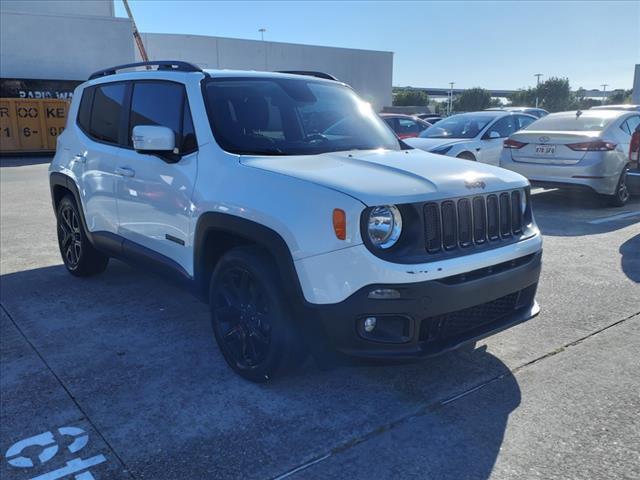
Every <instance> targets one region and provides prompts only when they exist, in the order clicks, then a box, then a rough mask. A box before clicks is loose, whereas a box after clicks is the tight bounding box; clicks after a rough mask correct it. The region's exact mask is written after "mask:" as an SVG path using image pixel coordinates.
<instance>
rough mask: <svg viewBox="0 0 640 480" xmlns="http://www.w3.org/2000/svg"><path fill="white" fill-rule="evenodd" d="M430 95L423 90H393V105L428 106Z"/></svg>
mask: <svg viewBox="0 0 640 480" xmlns="http://www.w3.org/2000/svg"><path fill="white" fill-rule="evenodd" d="M428 104H429V95H427V94H426V93H425V92H423V91H422V90H413V89H398V90H396V91H394V92H393V105H394V106H396V107H416V106H419V107H426V106H427V105H428Z"/></svg>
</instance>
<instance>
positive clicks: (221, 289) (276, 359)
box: [209, 247, 305, 383]
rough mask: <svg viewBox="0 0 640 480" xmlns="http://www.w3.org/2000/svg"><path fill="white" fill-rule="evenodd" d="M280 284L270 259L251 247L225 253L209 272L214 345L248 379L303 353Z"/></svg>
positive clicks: (271, 372)
mask: <svg viewBox="0 0 640 480" xmlns="http://www.w3.org/2000/svg"><path fill="white" fill-rule="evenodd" d="M280 283H281V282H280V279H279V276H278V273H277V270H276V266H275V265H274V263H273V261H272V260H271V258H270V257H269V256H268V255H266V254H265V253H263V252H262V251H261V250H260V249H258V248H255V247H238V248H235V249H233V250H231V251H229V252H228V253H226V254H225V255H224V256H223V257H222V258H221V259H220V261H219V262H218V264H217V266H216V268H215V270H214V272H213V275H212V277H211V285H210V290H209V307H210V309H211V322H212V326H213V332H214V334H215V337H216V340H217V342H218V346H219V348H220V351H221V352H222V355H223V356H224V359H225V360H226V362H227V363H228V364H229V366H230V367H231V368H232V369H233V370H234V371H235V372H236V373H238V374H239V375H240V376H242V377H244V378H246V379H247V380H250V381H252V382H260V383H262V382H266V381H268V380H269V379H271V378H273V377H274V376H275V375H277V374H279V373H281V372H283V371H285V370H287V369H289V368H290V367H292V366H293V365H295V364H299V363H301V360H302V357H304V351H305V350H304V348H303V347H302V344H301V342H300V341H299V339H298V336H297V335H296V333H295V332H294V330H293V322H292V319H291V317H290V315H289V313H288V310H287V308H286V307H285V305H286V303H285V299H284V298H283V295H282V292H281V290H280Z"/></svg>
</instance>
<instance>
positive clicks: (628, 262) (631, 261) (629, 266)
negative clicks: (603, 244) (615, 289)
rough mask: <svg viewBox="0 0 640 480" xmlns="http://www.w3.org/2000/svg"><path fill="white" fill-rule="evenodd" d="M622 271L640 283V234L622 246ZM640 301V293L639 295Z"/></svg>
mask: <svg viewBox="0 0 640 480" xmlns="http://www.w3.org/2000/svg"><path fill="white" fill-rule="evenodd" d="M619 251H620V255H622V258H621V259H620V262H621V264H622V271H623V272H624V273H625V274H626V275H627V277H629V278H630V279H631V280H633V281H634V282H636V283H640V234H638V235H636V236H635V237H632V238H630V239H629V240H627V241H626V242H624V243H623V244H622V245H621V246H620V250H619ZM638 299H639V301H640V295H639V296H638Z"/></svg>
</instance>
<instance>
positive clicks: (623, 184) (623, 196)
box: [609, 166, 629, 207]
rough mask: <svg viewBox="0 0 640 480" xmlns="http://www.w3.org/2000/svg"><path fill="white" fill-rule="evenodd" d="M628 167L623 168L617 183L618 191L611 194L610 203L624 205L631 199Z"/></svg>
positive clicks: (615, 205)
mask: <svg viewBox="0 0 640 480" xmlns="http://www.w3.org/2000/svg"><path fill="white" fill-rule="evenodd" d="M628 171H629V168H628V167H626V166H625V167H624V168H623V169H622V173H620V178H619V179H618V184H617V185H616V191H615V193H614V194H613V195H609V203H611V205H613V206H614V207H622V206H624V205H625V204H626V203H627V202H628V201H629V189H628V188H627V172H628Z"/></svg>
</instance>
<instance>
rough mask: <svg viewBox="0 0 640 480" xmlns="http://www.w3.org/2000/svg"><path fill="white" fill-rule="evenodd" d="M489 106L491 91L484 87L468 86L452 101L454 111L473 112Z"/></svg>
mask: <svg viewBox="0 0 640 480" xmlns="http://www.w3.org/2000/svg"><path fill="white" fill-rule="evenodd" d="M490 106H491V93H490V92H489V90H485V89H484V88H480V87H475V88H469V89H467V90H465V91H464V92H462V93H461V94H460V95H458V96H457V97H456V98H455V100H454V102H453V109H454V110H455V111H456V112H473V111H476V110H484V109H485V108H489V107H490Z"/></svg>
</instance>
